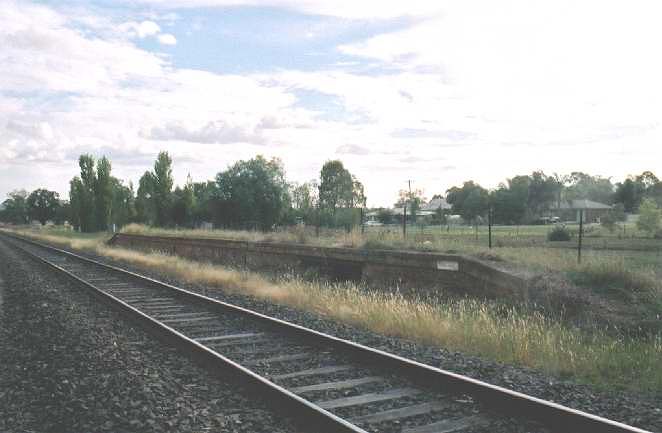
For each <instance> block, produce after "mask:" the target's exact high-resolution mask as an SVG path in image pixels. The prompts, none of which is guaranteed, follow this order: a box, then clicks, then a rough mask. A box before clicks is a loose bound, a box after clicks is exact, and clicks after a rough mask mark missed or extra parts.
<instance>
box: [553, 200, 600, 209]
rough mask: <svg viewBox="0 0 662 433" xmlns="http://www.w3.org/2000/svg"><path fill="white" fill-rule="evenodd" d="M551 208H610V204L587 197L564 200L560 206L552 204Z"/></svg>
mask: <svg viewBox="0 0 662 433" xmlns="http://www.w3.org/2000/svg"><path fill="white" fill-rule="evenodd" d="M553 209H571V210H589V209H611V206H609V205H608V204H604V203H598V202H597V201H591V200H587V199H579V200H564V201H562V202H561V204H560V206H554V207H553Z"/></svg>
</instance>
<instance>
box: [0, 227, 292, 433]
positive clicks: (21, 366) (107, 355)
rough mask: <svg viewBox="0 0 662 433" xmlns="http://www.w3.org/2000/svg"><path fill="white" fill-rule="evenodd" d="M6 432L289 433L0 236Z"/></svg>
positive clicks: (0, 424) (1, 406)
mask: <svg viewBox="0 0 662 433" xmlns="http://www.w3.org/2000/svg"><path fill="white" fill-rule="evenodd" d="M0 365H1V366H2V368H0V432H13V433H18V432H68V433H76V432H206V431H223V432H278V433H280V432H292V431H296V429H295V428H294V427H293V426H292V425H289V424H288V423H287V422H285V421H283V420H281V419H278V417H277V414H274V413H273V412H271V411H269V410H268V408H267V404H266V402H263V401H259V400H258V401H256V400H251V399H249V393H248V391H247V390H244V389H241V388H238V387H237V385H236V384H228V383H226V382H224V381H222V380H221V379H219V378H216V377H214V376H212V375H210V374H209V373H208V372H207V371H205V370H202V369H200V368H198V367H197V366H196V365H195V364H193V363H192V362H191V361H189V360H188V359H187V358H186V357H184V356H182V355H181V354H180V353H178V352H176V351H175V350H171V349H167V348H164V347H163V346H162V345H161V344H159V343H158V342H155V341H153V340H152V339H151V338H150V337H149V336H148V335H147V334H145V333H144V332H143V331H141V330H140V329H136V328H133V327H132V326H130V325H129V324H127V323H126V322H125V321H124V320H123V318H122V317H120V316H119V315H118V314H117V313H115V312H113V311H112V310H110V309H109V308H108V307H106V306H104V305H100V304H98V303H96V301H95V299H94V298H92V297H90V296H89V295H86V294H84V293H83V292H80V291H78V290H77V288H76V287H75V286H74V285H73V284H72V283H71V281H70V280H68V279H64V278H63V277H61V276H59V275H57V274H56V273H54V272H53V271H52V270H49V269H46V268H45V266H44V265H41V264H37V263H35V262H33V261H32V260H30V259H28V258H27V257H26V256H25V255H23V254H22V253H20V252H18V251H17V250H16V249H15V248H14V247H11V246H10V245H9V244H8V242H6V241H4V240H2V239H0Z"/></svg>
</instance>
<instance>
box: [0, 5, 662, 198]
mask: <svg viewBox="0 0 662 433" xmlns="http://www.w3.org/2000/svg"><path fill="white" fill-rule="evenodd" d="M0 1H2V0H0ZM194 2H198V0H194ZM210 3H214V4H229V3H236V2H223V1H219V2H216V1H214V2H212V1H211V0H210ZM191 4H193V2H192V3H191ZM198 4H199V2H198ZM269 4H271V5H275V6H280V7H288V8H292V9H296V10H299V11H303V12H306V13H317V14H332V15H336V16H343V17H350V18H370V17H373V18H384V17H394V16H400V15H407V14H410V15H418V16H419V18H420V17H421V16H425V17H426V19H425V20H421V19H419V20H416V21H415V22H414V23H413V24H412V25H411V26H410V27H408V28H406V29H404V30H400V31H395V32H387V33H384V34H382V35H378V36H376V37H373V38H370V39H368V40H365V41H361V42H357V43H352V44H346V45H343V46H341V47H339V48H338V49H339V51H340V52H341V53H344V54H346V55H349V56H351V57H352V58H351V60H352V61H351V62H349V63H348V64H345V63H343V62H339V63H338V64H337V66H336V67H337V68H338V69H330V70H309V71H295V70H280V71H277V72H269V73H263V74H252V75H244V76H240V75H234V74H219V73H212V72H208V71H202V70H192V69H181V68H177V67H175V66H174V65H173V64H171V63H170V62H169V60H168V59H169V58H168V57H163V56H159V55H157V54H154V53H151V52H149V51H147V50H144V49H141V48H139V47H137V46H136V45H135V42H136V38H141V37H143V38H156V40H160V39H162V38H164V37H165V38H166V39H167V37H168V36H169V33H163V32H161V29H160V27H159V26H158V24H156V22H157V21H159V20H158V18H155V17H151V18H150V19H151V20H153V21H132V22H130V23H125V24H117V23H113V22H112V19H110V18H101V17H96V16H84V15H83V14H79V15H76V16H70V15H68V14H67V15H64V14H60V13H57V12H56V11H54V10H53V9H51V8H48V7H45V6H37V5H33V4H29V3H20V4H19V3H16V2H8V3H3V6H2V7H0V21H1V22H3V26H2V27H0V47H2V49H0V64H2V65H3V67H2V68H0V143H2V145H1V146H0V185H2V187H1V188H2V190H0V194H1V193H4V192H6V191H8V190H11V189H12V188H14V187H20V186H25V187H28V188H31V187H36V186H38V185H32V184H31V183H30V182H33V181H34V179H39V178H40V171H41V172H48V176H49V177H47V178H46V177H45V178H44V179H46V181H47V182H51V184H50V185H49V186H50V187H52V188H57V189H59V190H60V191H61V192H65V191H66V190H67V189H68V187H67V182H68V180H69V179H70V178H71V176H73V174H74V173H75V171H76V164H75V161H74V159H75V157H76V156H77V155H78V154H79V153H81V152H93V153H101V152H103V153H107V154H110V155H112V157H113V158H116V160H117V161H118V163H117V164H115V165H114V170H116V174H117V175H118V176H120V177H128V178H133V179H134V180H135V179H136V178H137V177H138V176H139V175H140V173H141V172H142V171H144V169H145V168H146V166H147V165H148V164H147V163H145V162H146V161H149V160H150V158H152V157H153V156H154V155H156V153H157V152H158V150H160V149H165V150H168V151H170V152H171V153H172V154H173V156H174V157H175V174H176V176H179V178H178V179H179V180H180V181H181V180H183V178H184V176H185V175H186V174H187V172H188V171H190V172H191V173H192V174H193V175H194V178H195V179H196V180H202V179H205V178H211V177H213V175H214V174H215V173H216V172H217V171H218V170H220V169H222V168H223V167H224V166H226V165H227V164H230V163H232V162H234V161H235V160H236V159H238V158H250V157H253V156H254V155H255V153H256V152H264V153H266V154H267V155H268V156H279V157H281V158H282V159H283V160H284V161H285V164H286V167H287V169H288V175H289V177H290V178H291V179H292V180H298V181H305V180H307V179H310V178H312V177H315V176H316V175H317V174H318V172H319V168H320V166H321V165H322V164H323V162H324V161H325V160H326V159H332V158H337V157H338V156H339V155H341V157H342V159H343V161H344V162H345V164H346V165H347V166H348V167H349V169H350V170H351V171H352V172H353V173H355V174H356V175H357V176H358V177H359V178H360V179H361V180H362V181H363V182H364V184H365V185H366V188H367V193H368V196H369V203H371V204H389V203H391V202H392V200H393V198H394V195H395V193H396V192H397V191H398V190H399V189H401V188H403V187H404V186H405V184H406V180H407V179H414V181H415V185H416V187H422V188H424V189H425V190H426V191H427V193H428V195H432V194H434V193H437V192H443V191H444V190H445V189H446V188H448V187H450V186H452V185H453V184H457V183H460V182H461V181H463V180H466V179H469V178H475V179H477V180H479V181H481V182H483V183H484V184H486V186H495V185H496V184H497V183H498V182H499V181H502V180H503V179H504V178H505V177H507V176H512V175H514V174H517V173H524V172H530V171H531V170H533V169H539V168H541V169H544V170H546V171H549V172H553V171H558V172H569V171H572V170H583V171H589V172H592V173H595V174H602V175H607V176H610V175H613V176H615V177H616V178H617V179H618V178H620V177H623V176H624V175H626V174H628V173H634V172H640V171H642V170H643V169H645V168H651V169H653V170H655V169H656V167H652V166H651V161H656V160H660V158H661V157H662V149H661V147H660V146H659V143H660V142H662V129H661V125H660V120H659V115H658V113H660V112H662V85H660V83H659V77H660V76H662V66H661V65H662V60H660V58H659V57H656V56H655V55H653V54H651V53H655V52H657V46H656V42H657V41H659V40H662V29H660V28H659V26H657V23H656V22H655V21H654V20H655V17H656V16H658V15H659V14H657V11H658V9H659V6H657V3H652V2H648V3H646V2H637V3H636V4H632V5H628V7H627V8H625V7H622V6H619V4H617V3H615V2H612V1H604V2H599V3H598V2H591V1H587V2H583V3H570V2H565V1H559V2H537V1H530V2H525V1H523V0H522V1H511V2H507V3H499V4H493V3H492V2H488V1H483V2H478V1H467V2H459V1H451V2H443V3H442V2H428V1H426V2H414V3H411V2H405V3H403V2H383V3H382V2H380V3H379V5H381V6H375V3H373V2H365V3H364V2H345V1H342V2H340V3H328V2H313V1H294V0H292V1H283V2H279V1H273V2H270V3H269ZM368 5H370V7H372V8H373V10H372V12H371V11H370V10H369V8H368ZM410 6H411V7H410ZM645 7H646V8H648V9H645ZM332 9H333V10H332ZM155 16H156V15H155ZM146 22H148V23H152V24H154V25H156V26H157V27H154V26H153V25H151V24H147V25H144V23H146ZM159 22H160V21H159ZM79 23H85V25H87V26H92V27H93V30H94V31H93V32H92V31H82V30H80V29H78V25H79ZM129 24H130V25H129ZM164 25H166V24H164ZM615 29H617V30H618V31H616V30H615ZM141 35H142V36H141ZM173 39H174V42H176V39H175V38H174V36H173ZM161 43H163V41H161ZM166 43H167V42H166ZM293 54H296V53H293ZM357 64H358V65H366V64H370V65H371V66H372V69H371V70H372V71H375V70H379V68H378V67H377V68H376V67H375V64H377V65H378V66H383V69H382V72H381V73H372V74H367V73H362V74H358V73H353V72H348V71H352V70H355V69H354V67H355V66H356V65H357ZM346 66H349V68H348V69H347V70H344V69H343V68H344V67H346ZM299 91H308V92H310V93H313V94H321V95H329V99H333V101H334V104H332V105H331V104H330V105H329V106H328V107H324V106H320V105H319V104H318V105H315V107H316V108H315V109H314V110H313V109H309V108H306V101H305V98H301V99H299V97H297V95H298V94H299ZM331 119H332V120H331ZM256 145H261V147H259V148H258V147H256ZM132 155H135V156H134V157H133V158H132ZM28 161H29V162H30V164H27V163H26V162H28ZM18 166H21V167H25V171H24V172H25V173H26V175H27V176H30V179H27V180H26V179H21V178H18V177H16V176H15V174H16V173H18V172H20V170H17V169H16V167H18ZM35 167H42V169H41V170H38V169H36V168H35ZM43 167H46V168H43ZM30 170H32V171H30ZM6 173H13V174H12V175H11V176H10V175H8V174H6ZM25 182H28V183H27V184H26V183H25Z"/></svg>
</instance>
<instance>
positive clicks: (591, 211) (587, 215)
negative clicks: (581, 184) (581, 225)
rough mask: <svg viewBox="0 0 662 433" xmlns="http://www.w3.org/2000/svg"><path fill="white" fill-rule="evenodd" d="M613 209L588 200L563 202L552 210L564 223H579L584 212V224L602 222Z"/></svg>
mask: <svg viewBox="0 0 662 433" xmlns="http://www.w3.org/2000/svg"><path fill="white" fill-rule="evenodd" d="M611 209H612V207H611V206H610V205H608V204H604V203H598V202H597V201H591V200H587V199H580V200H563V201H561V202H560V203H559V204H558V205H555V206H553V207H552V208H551V211H552V213H553V214H555V215H556V216H558V217H559V218H561V220H563V221H570V220H574V221H576V222H579V218H580V215H581V212H582V211H583V212H584V222H600V218H602V217H603V216H604V215H605V214H607V212H609V211H610V210H611Z"/></svg>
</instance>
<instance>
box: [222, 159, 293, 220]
mask: <svg viewBox="0 0 662 433" xmlns="http://www.w3.org/2000/svg"><path fill="white" fill-rule="evenodd" d="M216 184H217V186H218V194H219V199H220V202H221V209H220V210H221V213H222V215H221V218H220V219H222V220H223V222H224V223H225V224H226V225H229V226H231V227H241V226H246V225H247V224H246V223H249V224H250V223H252V225H254V226H257V227H259V228H260V229H262V230H269V229H271V228H272V227H273V226H274V225H275V224H278V223H280V222H281V221H282V219H283V218H284V216H285V214H286V211H287V209H288V208H289V206H290V196H289V187H288V185H287V182H286V180H285V170H284V168H283V164H282V162H281V161H280V160H279V159H277V158H273V159H271V160H267V159H265V158H264V157H263V156H261V155H258V156H257V157H255V158H253V159H250V160H248V161H239V162H237V163H236V164H234V165H233V166H231V167H229V168H228V169H227V170H225V171H223V172H220V173H218V174H217V175H216Z"/></svg>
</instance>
